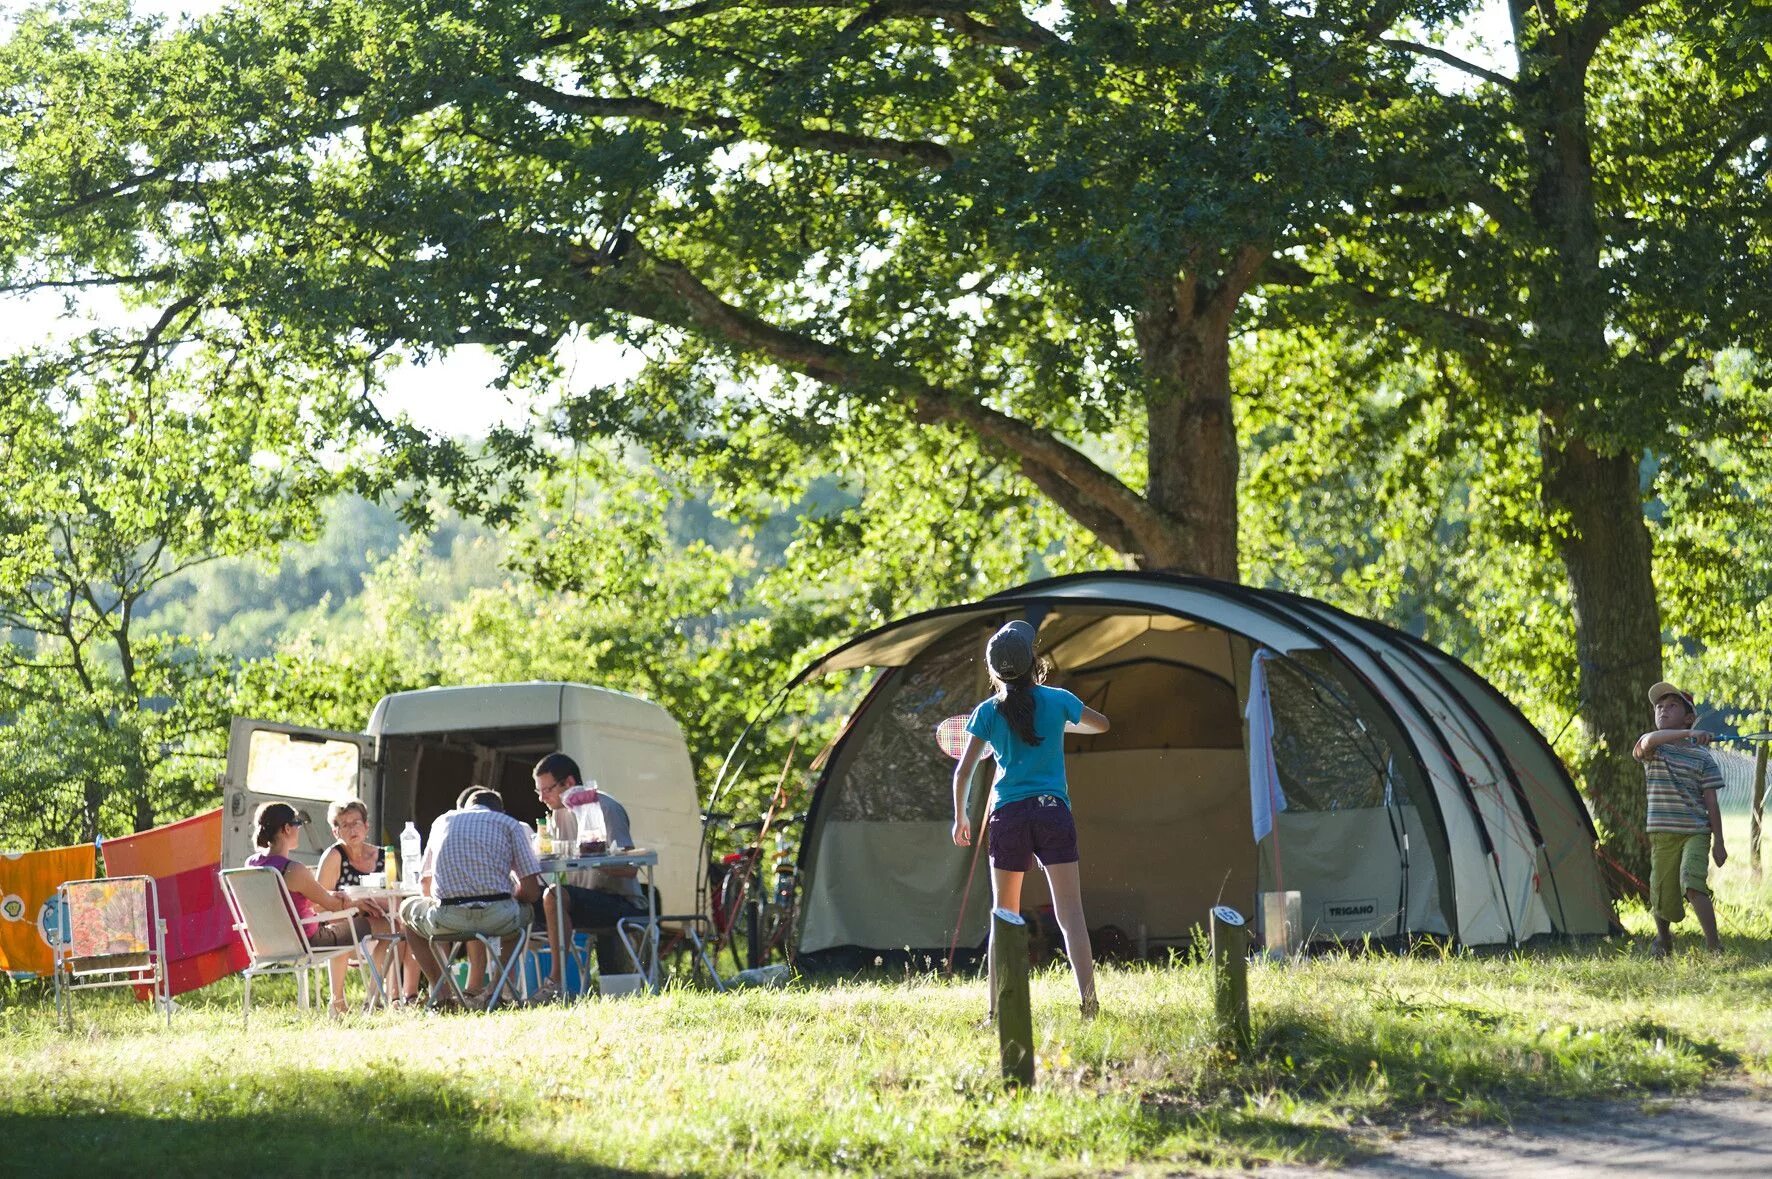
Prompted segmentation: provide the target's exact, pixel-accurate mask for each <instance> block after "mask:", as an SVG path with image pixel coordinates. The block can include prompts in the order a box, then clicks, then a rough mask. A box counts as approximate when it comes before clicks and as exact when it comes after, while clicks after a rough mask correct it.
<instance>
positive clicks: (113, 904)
mask: <svg viewBox="0 0 1772 1179" xmlns="http://www.w3.org/2000/svg"><path fill="white" fill-rule="evenodd" d="M55 895H56V906H57V909H58V910H59V913H58V916H59V918H60V921H59V925H60V931H61V932H60V934H59V935H58V936H57V938H56V940H55V943H54V945H53V947H52V949H53V951H54V963H55V975H54V978H55V1013H56V1019H57V1020H58V1021H60V1020H62V1019H64V1018H65V1019H66V1020H67V1022H68V1023H69V1024H71V1023H72V1022H73V1018H74V992H75V991H85V990H93V989H96V988H98V987H135V986H147V987H151V988H152V989H153V993H154V1001H155V1002H157V1003H159V1004H160V1005H161V1007H162V1008H164V1009H165V1011H166V1026H167V1027H171V1026H172V991H171V986H170V980H169V979H168V977H167V972H166V922H165V920H164V919H163V918H161V916H160V911H159V906H158V905H157V903H156V901H155V897H154V878H153V877H152V876H112V877H109V878H108V879H105V880H70V881H67V882H66V883H65V884H63V885H62V886H61V887H59V888H57V889H56V890H55Z"/></svg>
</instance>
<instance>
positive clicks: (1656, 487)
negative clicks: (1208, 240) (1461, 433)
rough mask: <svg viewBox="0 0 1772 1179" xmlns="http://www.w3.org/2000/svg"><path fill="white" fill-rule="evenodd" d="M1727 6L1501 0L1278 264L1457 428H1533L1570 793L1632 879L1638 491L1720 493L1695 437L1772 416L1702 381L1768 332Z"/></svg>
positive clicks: (1742, 94) (1749, 73) (1643, 560)
mask: <svg viewBox="0 0 1772 1179" xmlns="http://www.w3.org/2000/svg"><path fill="white" fill-rule="evenodd" d="M1735 8H1736V6H1733V5H1728V4H1713V3H1709V2H1705V0H1700V2H1695V3H1677V2H1673V0H1667V2H1663V3H1659V4H1651V3H1645V2H1641V0H1585V2H1566V0H1559V2H1556V3H1542V2H1539V3H1528V2H1527V0H1510V2H1509V4H1508V6H1507V14H1508V18H1509V21H1510V27H1511V33H1512V41H1513V49H1514V62H1513V64H1512V67H1511V68H1510V69H1498V68H1491V67H1489V66H1486V65H1482V64H1478V63H1475V62H1471V61H1468V60H1466V59H1463V58H1460V57H1458V56H1456V55H1454V54H1451V53H1446V54H1445V55H1444V56H1443V58H1442V61H1443V63H1444V64H1445V65H1446V66H1447V67H1448V69H1449V70H1452V71H1456V72H1458V73H1461V74H1462V75H1463V76H1464V78H1465V83H1466V84H1465V85H1462V86H1446V87H1443V88H1442V89H1440V90H1438V91H1434V92H1430V91H1426V90H1424V91H1422V92H1421V93H1420V94H1419V95H1418V96H1417V98H1416V99H1415V100H1414V101H1413V102H1412V103H1410V104H1408V105H1407V106H1406V107H1403V108H1399V110H1398V111H1396V112H1394V113H1393V114H1392V115H1391V116H1390V121H1389V123H1388V126H1389V127H1390V129H1391V130H1393V131H1394V132H1395V133H1396V134H1399V135H1403V136H1406V137H1408V138H1409V139H1410V140H1411V141H1413V142H1415V143H1416V144H1418V145H1419V148H1420V160H1419V163H1418V165H1417V166H1416V167H1415V168H1413V169H1412V170H1411V171H1410V173H1408V174H1407V175H1398V176H1397V178H1396V180H1395V183H1394V184H1393V185H1392V186H1391V188H1390V191H1389V193H1388V194H1387V195H1386V197H1384V198H1383V199H1381V200H1379V201H1376V202H1374V204H1373V206H1372V208H1371V210H1370V212H1371V220H1370V223H1369V224H1368V225H1367V226H1365V227H1363V228H1362V230H1361V231H1360V232H1359V233H1358V234H1351V235H1348V236H1347V237H1346V238H1344V239H1343V240H1341V241H1340V242H1337V243H1334V244H1333V245H1331V246H1330V247H1329V248H1326V249H1323V250H1320V251H1316V252H1314V253H1313V255H1312V256H1311V258H1310V259H1308V260H1307V262H1306V264H1305V265H1304V266H1301V267H1299V268H1298V269H1297V270H1296V271H1292V272H1290V273H1276V274H1275V275H1274V277H1275V278H1277V279H1281V280H1287V281H1293V282H1296V283H1299V284H1301V285H1303V286H1305V287H1306V288H1307V289H1308V291H1309V296H1308V297H1307V298H1306V299H1305V300H1303V301H1302V303H1301V304H1300V305H1299V307H1298V308H1297V310H1298V312H1299V313H1300V314H1302V315H1306V316H1310V317H1312V318H1316V317H1319V316H1320V315H1322V314H1323V313H1325V312H1326V311H1338V312H1339V313H1340V314H1342V315H1344V316H1346V317H1347V318H1348V320H1350V321H1351V322H1353V323H1356V324H1359V325H1360V326H1361V327H1362V329H1363V330H1365V331H1368V332H1373V331H1376V332H1377V333H1378V334H1379V335H1380V336H1381V337H1389V338H1391V339H1392V340H1393V341H1394V342H1395V343H1396V345H1397V346H1398V350H1399V351H1401V352H1405V353H1406V352H1408V351H1410V350H1414V351H1415V352H1416V353H1417V354H1421V353H1423V352H1426V353H1428V354H1434V353H1437V354H1439V355H1440V356H1442V357H1443V358H1444V362H1443V365H1442V372H1443V373H1444V375H1445V377H1446V381H1445V384H1446V386H1447V388H1448V389H1450V390H1451V396H1452V397H1453V398H1454V399H1455V402H1454V406H1453V408H1452V409H1451V411H1450V412H1451V413H1452V415H1453V416H1454V417H1456V418H1460V419H1462V420H1463V421H1464V422H1465V431H1466V434H1467V436H1471V437H1475V436H1477V434H1478V432H1480V431H1482V430H1483V429H1484V426H1483V424H1482V423H1483V421H1484V419H1485V418H1488V419H1490V420H1492V421H1494V422H1496V423H1497V426H1498V427H1499V428H1501V429H1508V428H1510V424H1511V423H1512V422H1514V421H1517V420H1518V419H1519V418H1520V417H1521V416H1522V415H1525V416H1527V417H1528V418H1529V419H1530V420H1532V421H1533V422H1535V423H1536V432H1537V446H1536V455H1535V456H1534V458H1535V466H1536V487H1537V500H1538V504H1537V510H1536V513H1535V515H1536V519H1535V521H1534V523H1535V526H1536V527H1537V529H1538V530H1539V532H1540V534H1541V535H1542V536H1543V537H1544V538H1545V539H1546V540H1547V541H1548V542H1549V543H1550V544H1551V545H1552V546H1553V547H1554V550H1555V552H1556V553H1557V555H1558V557H1559V559H1560V561H1561V564H1562V566H1563V570H1564V574H1565V577H1566V580H1567V585H1568V590H1569V603H1570V606H1571V608H1572V612H1573V622H1574V626H1573V634H1574V646H1575V676H1576V686H1577V690H1578V693H1579V700H1580V719H1581V727H1582V730H1583V732H1584V735H1585V738H1586V740H1585V743H1584V751H1583V753H1584V756H1583V757H1582V759H1581V760H1582V762H1583V763H1584V764H1583V769H1584V771H1585V773H1584V776H1585V779H1586V784H1587V788H1588V794H1589V797H1590V798H1591V799H1592V801H1593V803H1594V806H1595V810H1596V817H1597V818H1598V819H1599V820H1600V823H1601V825H1602V829H1603V832H1604V833H1605V836H1606V843H1607V846H1608V849H1609V852H1610V855H1611V856H1612V858H1613V860H1614V861H1615V862H1616V863H1617V864H1618V865H1620V866H1622V867H1623V868H1625V869H1626V870H1627V872H1628V873H1629V874H1632V875H1635V876H1637V877H1639V878H1642V877H1645V876H1646V866H1647V861H1646V848H1645V844H1644V841H1643V839H1642V831H1641V829H1642V825H1643V806H1644V800H1643V791H1642V773H1641V770H1640V769H1639V768H1638V767H1637V766H1636V765H1635V763H1634V762H1633V761H1632V759H1631V757H1630V748H1631V745H1632V743H1633V741H1634V739H1635V737H1636V735H1637V734H1638V733H1639V732H1641V731H1642V729H1643V727H1644V725H1645V723H1646V719H1647V718H1646V715H1645V709H1646V701H1645V699H1644V692H1645V690H1646V689H1647V688H1648V687H1649V685H1650V684H1651V683H1653V682H1654V681H1655V680H1657V679H1659V678H1660V677H1661V674H1662V670H1663V666H1662V639H1663V627H1662V616H1661V608H1660V599H1659V597H1658V593H1657V586H1656V581H1655V560H1654V550H1653V544H1652V538H1651V531H1650V528H1649V527H1648V524H1647V523H1646V521H1645V516H1644V509H1645V502H1646V499H1648V498H1649V497H1650V496H1651V495H1654V494H1660V495H1661V496H1662V498H1663V499H1664V500H1667V499H1677V500H1680V501H1686V500H1690V499H1691V498H1693V496H1694V494H1695V493H1696V492H1698V491H1699V489H1702V488H1705V487H1713V488H1714V486H1715V485H1716V482H1717V481H1716V480H1715V479H1714V478H1713V475H1714V472H1713V471H1711V470H1710V467H1711V461H1710V460H1711V455H1710V452H1709V451H1708V450H1707V449H1706V447H1707V444H1708V443H1709V442H1710V441H1711V440H1715V439H1725V438H1731V437H1746V436H1750V435H1752V434H1753V433H1754V432H1755V431H1756V430H1757V431H1760V432H1762V433H1763V430H1764V422H1765V418H1766V413H1767V403H1766V400H1765V398H1764V397H1763V396H1760V397H1755V396H1752V395H1745V394H1744V395H1742V396H1736V397H1732V398H1728V399H1716V398H1708V399H1707V398H1706V397H1705V396H1704V394H1703V390H1704V387H1705V382H1704V381H1703V380H1702V379H1696V378H1698V377H1700V376H1701V375H1702V373H1703V372H1704V371H1705V370H1706V369H1707V368H1708V366H1710V365H1712V364H1713V363H1714V362H1715V359H1716V357H1717V356H1718V355H1719V353H1721V352H1723V351H1724V350H1726V349H1729V348H1734V347H1740V346H1746V347H1749V348H1752V349H1754V350H1755V351H1757V352H1758V353H1760V354H1761V355H1764V354H1765V353H1766V349H1767V345H1768V343H1769V342H1772V341H1769V340H1768V330H1767V324H1768V323H1772V315H1769V313H1772V299H1769V298H1768V292H1769V291H1772V248H1769V247H1772V238H1769V232H1768V231H1769V230H1772V202H1769V200H1768V189H1767V170H1768V167H1769V166H1772V147H1769V146H1768V141H1767V136H1768V133H1769V132H1772V121H1769V119H1768V106H1767V95H1768V88H1767V84H1766V83H1767V73H1768V69H1767V64H1768V63H1767V58H1766V56H1765V54H1764V53H1763V44H1759V43H1756V42H1755V41H1754V39H1753V38H1751V37H1749V38H1743V37H1742V36H1741V35H1740V33H1741V30H1740V28H1739V26H1738V18H1739V16H1740V15H1741V14H1739V13H1738V12H1736V11H1735ZM1759 453H1760V454H1761V456H1762V457H1763V456H1764V454H1765V450H1764V449H1763V447H1762V448H1761V449H1760V450H1759ZM1646 460H1648V461H1647V462H1646ZM1646 470H1649V471H1651V472H1652V474H1653V477H1652V478H1646V477H1645V472H1646ZM1724 482H1725V483H1726V482H1727V481H1726V480H1725V481H1724ZM1727 494H1733V493H1732V492H1730V493H1727ZM1698 498H1699V499H1700V500H1703V499H1704V498H1705V497H1704V496H1703V495H1698ZM1495 574H1496V575H1497V576H1502V575H1504V574H1503V571H1502V570H1500V569H1496V570H1495Z"/></svg>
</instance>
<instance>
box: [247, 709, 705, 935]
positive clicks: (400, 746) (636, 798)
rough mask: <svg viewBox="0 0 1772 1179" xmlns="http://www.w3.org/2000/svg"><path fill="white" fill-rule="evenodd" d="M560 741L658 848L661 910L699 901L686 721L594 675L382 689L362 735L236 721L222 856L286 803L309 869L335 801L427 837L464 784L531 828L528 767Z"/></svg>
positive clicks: (392, 839) (381, 823) (393, 828)
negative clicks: (596, 681)
mask: <svg viewBox="0 0 1772 1179" xmlns="http://www.w3.org/2000/svg"><path fill="white" fill-rule="evenodd" d="M555 750H561V751H563V752H565V753H566V754H567V755H568V756H570V757H572V758H573V760H575V761H577V762H578V764H579V767H580V769H582V770H583V771H584V775H585V777H586V779H587V780H588V779H595V780H596V782H597V784H598V786H599V787H600V788H601V789H603V790H605V791H607V792H608V793H609V794H610V796H611V797H613V798H614V799H615V800H616V801H618V802H620V803H621V804H622V806H623V807H625V808H626V809H627V812H628V818H629V820H630V821H631V824H632V827H633V836H634V842H635V843H636V844H638V845H639V846H641V847H646V848H654V849H656V850H657V851H658V873H657V881H658V890H659V904H660V906H661V908H660V911H661V912H686V911H688V910H690V909H692V908H693V907H694V904H695V881H696V859H697V857H698V856H699V855H700V854H701V814H700V806H699V799H698V796H697V794H696V789H695V776H694V772H693V770H692V769H691V766H690V761H689V749H688V746H687V745H685V744H684V741H683V730H682V729H681V728H679V727H678V725H677V722H676V721H675V720H674V719H672V717H671V714H670V713H668V712H666V711H665V710H664V709H662V708H660V707H659V706H658V705H656V704H653V703H651V702H650V701H647V700H642V699H640V698H639V697H637V696H630V695H628V694H626V693H625V692H613V691H610V690H608V689H606V688H593V687H590V686H588V685H586V684H568V683H541V682H536V683H526V684H486V685H480V686H475V687H465V688H424V689H421V690H419V691H415V692H397V693H395V694H394V695H392V696H384V697H382V699H381V700H380V702H378V703H377V704H376V706H375V710H374V711H373V712H372V713H370V716H369V724H368V725H367V731H365V732H362V733H338V732H330V731H328V730H324V729H310V728H303V727H301V726H299V725H287V724H279V723H276V722H272V721H259V720H247V719H245V718H243V717H236V718H235V719H234V722H233V727H232V729H231V731H230V733H229V739H228V768H227V775H226V777H225V778H224V779H223V780H222V806H223V810H224V814H225V819H226V826H225V834H224V835H223V837H222V863H223V864H224V865H227V866H230V867H232V866H234V865H238V864H240V863H241V862H242V861H244V860H245V859H246V857H247V856H249V855H251V854H252V853H253V851H254V850H255V849H254V847H253V843H252V837H253V826H252V814H253V811H254V810H256V809H257V808H258V806H259V805H260V804H261V803H266V802H287V803H289V804H290V805H291V806H293V807H294V808H295V809H296V811H297V812H298V813H299V814H301V815H302V816H303V817H304V818H306V819H307V820H308V826H307V827H306V828H305V829H304V830H303V832H302V842H301V846H300V847H299V848H297V849H296V851H295V858H296V859H299V860H302V861H303V862H305V863H307V864H309V865H310V866H312V865H316V864H318V863H319V859H320V853H321V852H323V851H324V850H325V849H326V848H327V846H329V845H330V844H331V843H332V842H333V838H332V831H331V829H330V828H328V827H327V825H326V806H327V804H328V803H331V802H333V801H335V800H337V799H341V798H351V797H357V798H361V799H362V800H363V801H364V803H365V804H367V805H368V807H369V821H370V830H371V831H372V832H373V833H374V835H373V836H372V838H375V839H376V840H377V841H378V842H381V843H392V844H395V845H398V843H399V838H400V832H401V831H402V830H403V829H404V828H405V826H406V823H407V821H408V820H410V821H412V822H413V823H415V824H416V825H417V827H418V829H419V832H420V833H421V834H422V835H424V836H425V838H427V839H428V838H429V837H430V831H431V821H432V820H434V819H435V818H436V817H437V816H438V815H440V814H442V813H443V812H444V811H447V810H451V809H453V808H454V806H455V799H456V796H457V795H459V794H460V793H461V792H462V791H463V790H464V789H466V788H467V787H469V786H490V787H492V788H493V789H495V790H497V791H498V792H499V793H501V794H502V795H504V800H505V811H506V813H508V814H510V815H511V816H512V817H513V818H516V819H519V820H521V821H523V822H525V823H528V824H530V825H531V826H533V825H534V823H535V821H536V820H538V819H541V818H543V817H545V816H544V812H543V808H542V805H541V801H540V800H539V799H537V798H536V796H535V786H534V781H533V779H532V778H531V776H530V771H531V770H533V769H534V767H535V763H536V762H537V761H539V760H540V759H541V758H542V757H543V756H545V755H546V754H549V753H552V752H553V751H555Z"/></svg>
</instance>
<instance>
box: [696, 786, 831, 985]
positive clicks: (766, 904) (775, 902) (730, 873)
mask: <svg viewBox="0 0 1772 1179" xmlns="http://www.w3.org/2000/svg"><path fill="white" fill-rule="evenodd" d="M702 820H703V822H704V823H706V824H708V825H710V826H712V827H714V828H724V829H726V830H728V831H753V832H758V833H761V832H762V830H763V827H764V825H765V823H766V822H767V820H765V819H751V820H747V821H745V822H742V823H735V822H733V821H732V816H731V815H727V814H718V813H714V812H708V813H704V814H703V816H702ZM805 821H806V816H805V814H803V813H802V814H797V815H786V816H782V817H780V818H777V819H776V820H775V821H774V823H773V824H772V825H773V827H774V834H775V848H774V850H773V851H772V852H771V853H770V855H769V861H768V866H769V869H770V871H769V874H768V877H767V887H765V876H764V873H763V871H762V868H763V866H764V859H763V849H762V848H761V847H760V846H759V845H758V844H756V843H751V844H749V845H748V846H746V847H743V848H741V849H739V850H738V851H735V852H728V853H727V854H726V855H724V856H721V857H719V858H718V859H713V860H710V861H709V863H708V894H709V901H710V905H711V907H712V910H713V912H712V917H713V921H714V933H715V936H716V938H717V939H718V941H717V943H716V949H715V954H716V956H717V955H718V952H719V948H721V947H725V946H730V947H731V950H732V961H733V964H734V965H735V966H736V967H737V968H738V969H740V970H746V969H754V968H756V967H759V966H762V965H763V964H764V963H766V962H767V961H769V958H770V956H771V955H772V954H773V953H774V952H775V951H776V950H780V951H781V953H782V957H783V958H785V959H788V960H790V961H791V960H792V958H793V954H794V933H795V930H796V928H797V923H798V920H799V888H800V867H799V864H798V863H797V862H796V860H797V853H796V851H795V849H794V848H793V846H792V845H791V842H790V840H789V838H788V828H789V827H792V826H794V825H795V824H804V823H805ZM739 933H742V934H743V935H744V943H745V952H744V953H743V955H742V956H741V954H740V952H739V945H738V943H739V938H738V936H737V935H738V934H739Z"/></svg>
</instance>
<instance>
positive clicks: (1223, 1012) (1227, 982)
mask: <svg viewBox="0 0 1772 1179" xmlns="http://www.w3.org/2000/svg"><path fill="white" fill-rule="evenodd" d="M1212 998H1213V1004H1214V1006H1215V1007H1216V1009H1217V1013H1218V1046H1219V1047H1220V1048H1222V1049H1223V1050H1224V1051H1226V1052H1247V1051H1248V1050H1249V1043H1250V1036H1249V929H1248V927H1247V926H1246V925H1245V924H1244V922H1243V915H1242V914H1241V913H1239V912H1237V911H1236V910H1235V909H1233V908H1231V907H1230V906H1229V905H1219V906H1218V907H1217V908H1215V909H1213V910H1212Z"/></svg>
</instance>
